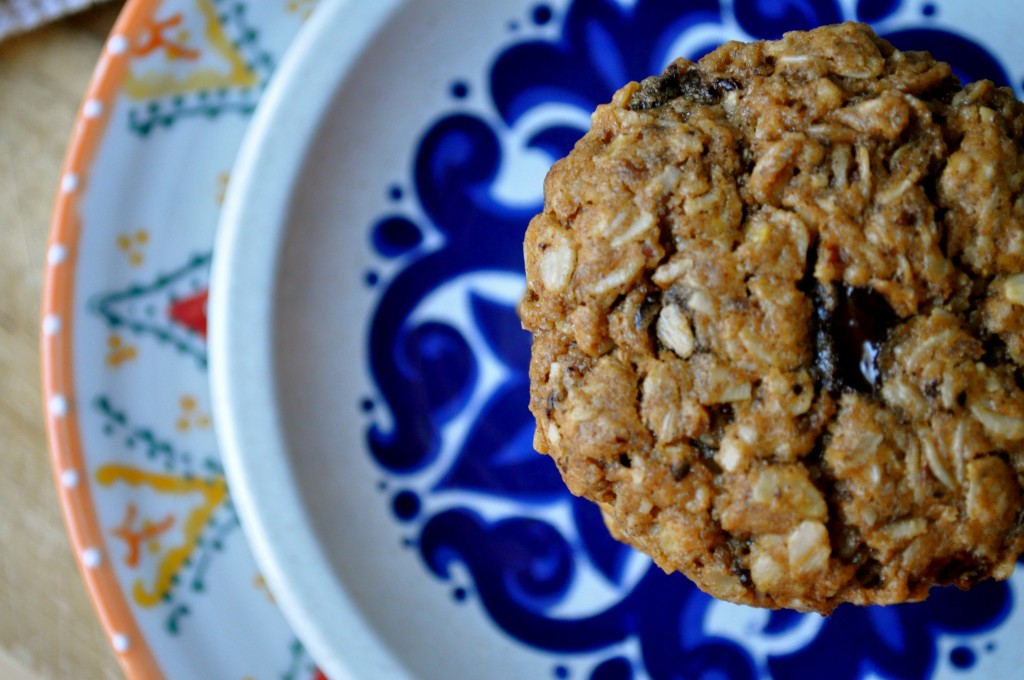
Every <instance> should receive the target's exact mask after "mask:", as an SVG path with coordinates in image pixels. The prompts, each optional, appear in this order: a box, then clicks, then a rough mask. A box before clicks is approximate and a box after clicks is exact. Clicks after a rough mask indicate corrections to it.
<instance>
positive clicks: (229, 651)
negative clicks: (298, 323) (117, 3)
mask: <svg viewBox="0 0 1024 680" xmlns="http://www.w3.org/2000/svg"><path fill="white" fill-rule="evenodd" d="M312 5H313V3H312V0H163V1H155V0H131V1H130V2H129V3H128V5H127V6H126V8H125V10H124V12H123V14H122V16H121V17H120V19H119V21H118V23H117V25H116V27H115V29H114V31H113V34H112V36H111V37H110V39H109V41H108V42H107V44H106V47H105V49H104V51H103V55H102V57H101V59H100V62H99V66H98V68H97V70H96V74H95V76H94V78H93V82H92V84H91V85H90V86H89V90H88V92H87V94H86V98H85V100H84V103H83V105H82V108H81V111H80V114H79V117H78V121H77V123H76V126H75V130H74V134H73V137H72V140H71V145H70V148H69V151H68V155H67V159H66V161H65V166H64V174H63V176H62V179H61V183H60V188H59V192H58V197H57V203H56V212H55V215H54V221H53V229H52V234H51V237H50V239H51V240H50V245H49V250H48V253H47V269H46V284H45V297H44V300H43V320H42V330H43V336H42V356H43V380H44V388H45V394H46V407H47V409H48V415H47V418H48V432H49V437H50V444H51V449H52V455H53V466H54V473H55V476H56V479H57V484H58V489H59V493H60V498H61V501H62V503H63V507H64V513H65V517H66V520H67V525H68V529H69V532H70V534H71V539H72V543H73V545H74V548H75V551H76V553H77V556H78V561H79V565H80V567H81V570H82V573H83V576H84V578H85V582H86V584H87V585H88V588H89V590H90V593H91V595H92V597H93V600H94V602H95V604H96V607H97V610H98V612H99V615H100V618H101V620H102V623H103V626H104V628H105V630H106V631H107V634H108V635H109V637H110V641H111V644H112V645H113V647H114V649H115V650H116V652H117V654H118V655H119V658H120V661H121V662H122V665H123V667H124V669H125V671H126V672H127V674H128V675H129V676H131V677H133V678H158V677H168V678H182V679H192V678H226V679H232V678H233V679H235V680H242V678H271V677H272V678H292V679H299V678H310V677H313V676H314V675H315V673H316V671H315V670H314V669H313V666H312V662H311V661H310V660H309V657H308V656H307V655H306V654H305V652H304V651H303V648H302V646H301V645H300V644H299V643H298V642H297V640H296V637H295V636H294V635H293V634H292V632H291V630H290V628H289V627H288V625H287V624H286V622H285V620H284V618H283V617H282V616H281V614H280V613H279V612H278V610H277V608H276V606H275V605H274V604H273V603H272V600H271V597H270V593H269V591H268V589H267V587H266V585H265V583H264V581H263V579H262V577H261V575H260V572H259V570H258V569H257V566H256V564H255V562H254V561H253V559H252V558H251V556H250V552H249V549H248V547H247V544H246V541H245V537H244V535H243V534H242V532H241V530H240V528H239V523H238V518H237V515H236V513H235V509H234V506H233V505H232V503H231V500H230V497H229V495H228V492H227V485H226V483H225V479H224V474H223V470H222V468H221V463H220V457H219V454H218V450H217V443H216V441H215V437H214V433H213V429H212V421H211V415H210V412H211V404H210V399H209V396H208V389H207V348H206V295H207V286H208V280H209V269H210V259H211V249H212V247H213V237H214V233H215V230H216V225H217V219H218V215H219V213H220V207H221V201H222V197H223V194H224V191H225V187H226V185H227V182H228V174H229V171H230V169H231V164H232V162H233V161H234V157H235V154H236V152H237V149H238V146H239V144H240V142H241V139H242V136H243V133H244V132H245V129H246V127H247V126H248V124H249V120H250V118H251V114H252V112H253V110H254V108H255V106H256V103H257V101H258V99H259V98H260V96H261V94H262V93H263V91H264V89H265V88H266V86H267V84H268V82H269V79H270V76H271V74H272V73H273V72H274V70H275V68H276V66H277V65H278V63H279V61H280V60H281V57H282V55H283V54H284V51H285V48H286V47H287V46H288V45H289V43H290V42H291V40H292V38H293V36H294V35H295V33H296V32H297V31H298V30H299V28H300V27H301V26H302V24H303V21H304V19H305V18H306V17H307V15H309V13H310V12H311V11H312Z"/></svg>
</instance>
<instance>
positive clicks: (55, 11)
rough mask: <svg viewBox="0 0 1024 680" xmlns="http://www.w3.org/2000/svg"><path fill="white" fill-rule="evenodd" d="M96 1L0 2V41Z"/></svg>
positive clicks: (42, 0)
mask: <svg viewBox="0 0 1024 680" xmlns="http://www.w3.org/2000/svg"><path fill="white" fill-rule="evenodd" d="M97 1H98V0H0V40H3V39H4V38H6V37H7V36H9V35H14V34H15V33H21V32H23V31H27V30H29V29H30V28H35V27H36V26H39V25H41V24H45V23H46V22H48V21H52V20H54V19H56V18H57V17H61V16H64V15H65V14H69V13H71V12H74V11H75V10H79V9H83V8H85V7H88V6H89V5H91V4H93V3H95V2H97Z"/></svg>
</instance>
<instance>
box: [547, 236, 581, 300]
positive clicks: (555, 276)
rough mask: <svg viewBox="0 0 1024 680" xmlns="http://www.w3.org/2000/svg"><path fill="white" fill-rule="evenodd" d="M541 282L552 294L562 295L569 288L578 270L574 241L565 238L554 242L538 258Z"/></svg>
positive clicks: (559, 237) (560, 237)
mask: <svg viewBox="0 0 1024 680" xmlns="http://www.w3.org/2000/svg"><path fill="white" fill-rule="evenodd" d="M538 259H539V263H538V266H539V268H540V280H541V283H542V284H544V287H545V288H546V289H547V290H549V291H550V292H552V293H561V292H563V291H564V290H565V289H566V288H567V287H568V286H569V279H570V278H571V277H572V272H573V270H574V269H575V268H576V251H575V250H574V249H573V247H572V241H570V240H569V239H568V238H566V237H565V236H558V237H556V238H555V239H553V240H552V243H551V244H549V245H548V247H547V248H546V249H545V250H542V251H541V253H540V255H539V256H538Z"/></svg>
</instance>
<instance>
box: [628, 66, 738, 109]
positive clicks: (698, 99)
mask: <svg viewBox="0 0 1024 680" xmlns="http://www.w3.org/2000/svg"><path fill="white" fill-rule="evenodd" d="M679 98H683V99H685V100H687V101H689V102H692V103H694V104H701V105H704V106H709V105H711V104H717V103H718V101H719V99H720V98H721V95H720V93H719V89H718V87H717V86H716V85H715V84H714V83H709V82H708V81H706V80H705V79H704V76H703V75H702V74H701V72H700V69H698V68H697V65H696V64H692V65H690V66H688V67H686V68H682V67H680V66H679V65H678V64H669V65H668V67H667V68H666V69H665V71H664V73H662V74H661V75H659V76H651V77H649V78H644V79H643V80H642V81H641V82H640V89H639V90H637V91H636V92H634V93H633V96H632V97H630V99H629V108H630V110H632V111H645V110H647V109H655V108H658V107H659V106H664V105H665V104H667V103H669V102H670V101H672V100H673V99H679Z"/></svg>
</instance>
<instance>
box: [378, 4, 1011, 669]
mask: <svg viewBox="0 0 1024 680" xmlns="http://www.w3.org/2000/svg"><path fill="white" fill-rule="evenodd" d="M904 5H905V2H901V0H859V1H858V2H856V3H855V5H854V13H853V14H852V15H850V13H849V11H848V9H847V8H848V7H850V4H847V3H840V2H838V1H832V2H829V1H818V0H778V1H776V2H769V1H766V0H733V2H731V3H726V2H720V1H719V0H687V1H685V2H664V1H657V0H636V2H633V3H626V2H621V3H620V2H616V1H615V0H576V1H575V2H572V3H571V4H570V6H569V7H568V8H567V9H565V10H564V11H560V10H555V9H553V8H552V7H549V6H547V5H537V6H535V7H534V8H533V11H532V13H531V14H530V15H529V17H528V21H527V22H525V23H531V22H532V23H533V24H534V25H537V26H539V25H546V24H549V23H552V22H554V23H556V24H558V25H559V26H560V30H559V31H558V34H557V37H555V38H553V39H552V38H547V37H545V38H541V37H530V36H529V35H525V34H528V33H529V31H528V30H525V29H523V30H521V33H523V34H524V38H523V39H522V40H521V41H519V42H516V43H514V44H512V45H511V46H509V47H507V48H506V49H504V50H503V51H501V52H500V53H499V54H497V55H496V57H495V59H494V61H493V63H492V65H491V68H490V77H489V80H488V82H486V83H485V84H484V87H485V88H486V91H487V92H486V93H487V95H489V104H490V105H491V106H492V107H493V111H494V113H495V114H496V115H495V116H493V117H488V118H487V119H485V118H483V117H481V116H479V115H475V114H469V113H465V112H464V111H462V110H460V109H459V107H458V106H455V107H454V109H453V111H451V112H448V113H446V114H444V115H442V116H441V117H439V118H438V119H437V120H436V121H435V122H434V123H433V124H432V125H430V126H429V129H427V130H426V131H425V132H424V134H423V135H422V137H421V139H420V141H419V143H418V145H417V147H416V148H415V150H414V152H413V153H414V157H413V158H414V160H413V175H412V189H411V192H410V194H411V195H410V196H409V198H411V199H412V201H413V202H414V203H415V205H416V208H417V210H415V211H403V210H396V211H395V212H393V213H392V214H386V215H383V216H381V218H380V219H379V220H378V221H377V222H376V223H375V224H374V225H372V226H371V228H370V231H369V240H370V243H371V245H372V247H373V249H374V252H375V253H376V254H377V255H378V256H379V258H380V261H381V262H382V263H387V264H388V267H389V268H390V269H391V270H392V271H395V272H397V273H394V274H393V275H390V276H389V278H388V279H387V280H386V281H385V280H384V278H383V277H382V276H380V275H378V274H377V273H376V272H369V273H368V274H367V277H366V282H367V285H369V286H371V287H376V288H378V291H377V295H378V297H377V303H376V309H375V312H374V315H373V318H372V322H371V328H370V334H369V338H368V347H369V352H370V370H371V373H372V375H373V378H374V380H375V383H376V387H377V389H378V397H377V398H376V400H375V401H367V402H366V403H364V405H363V406H364V409H365V410H366V411H368V412H369V413H371V414H376V413H377V410H376V408H377V406H378V404H379V405H380V406H381V407H382V409H381V410H386V411H387V413H388V414H389V417H387V418H376V417H373V416H372V415H371V417H370V418H369V420H370V424H369V425H368V427H367V430H366V440H367V446H368V450H369V452H370V454H371V455H372V456H373V458H374V460H375V461H376V462H377V464H378V465H379V466H380V469H381V471H382V474H384V476H385V481H384V482H382V485H381V488H382V489H385V490H392V489H400V491H398V492H396V493H395V495H394V496H393V497H392V499H393V509H394V512H395V516H396V519H397V520H399V521H401V522H404V523H406V524H407V525H408V527H410V529H411V530H412V531H413V532H415V534H414V538H412V539H410V540H409V542H408V543H409V545H410V546H412V547H414V548H415V549H417V550H418V551H419V552H420V554H421V556H422V559H423V562H424V564H425V566H426V568H427V569H428V570H429V572H430V573H431V574H433V575H434V576H436V577H437V578H438V579H439V580H441V581H451V580H453V578H454V577H453V573H454V567H455V566H456V565H459V567H460V569H464V570H466V571H468V573H469V575H470V577H471V579H472V584H471V585H470V586H469V587H468V588H465V587H458V588H455V589H454V590H453V594H454V596H455V600H456V601H457V602H462V601H466V600H468V599H470V598H476V599H477V600H478V601H479V603H480V605H481V606H482V607H483V609H484V610H485V611H486V612H487V614H488V615H489V616H490V618H491V619H492V620H493V622H494V624H495V625H496V626H497V627H498V628H499V629H501V630H503V631H504V632H505V633H507V634H508V635H510V636H512V637H513V638H515V639H516V640H519V641H520V642H522V643H523V644H525V645H529V646H530V647H532V648H535V649H538V650H547V651H549V652H551V653H552V655H553V656H552V659H553V662H552V663H553V666H552V672H553V675H554V676H556V677H566V676H568V675H569V670H568V668H567V667H566V666H564V665H561V664H563V663H570V661H571V660H572V659H573V655H574V654H576V653H581V652H590V653H594V652H603V656H601V654H598V656H600V657H601V660H599V661H598V662H596V663H593V662H590V666H588V667H587V668H586V669H584V672H585V673H586V674H587V675H588V676H589V677H590V678H592V679H593V680H612V679H627V678H634V677H651V678H696V677H706V678H712V677H714V678H735V679H740V678H758V677H773V678H780V679H781V678H794V679H795V678H802V677H807V669H808V668H821V667H827V668H829V669H831V670H830V674H831V675H833V676H834V677H835V679H836V680H855V679H858V678H864V677H867V676H868V674H870V673H874V674H877V675H880V676H882V677H888V678H910V679H915V680H916V679H922V680H923V679H924V678H928V677H931V676H932V674H933V672H934V671H935V669H936V668H937V667H938V664H939V663H940V661H942V660H943V659H942V658H941V655H940V639H941V638H942V636H944V635H951V636H960V637H959V638H958V639H962V638H964V637H966V638H968V639H972V640H973V639H979V640H980V639H981V638H980V637H979V636H982V635H984V634H985V633H987V632H990V631H992V630H994V629H996V628H997V627H998V626H999V625H1000V624H1001V623H1003V622H1004V621H1005V619H1006V617H1007V614H1008V612H1009V610H1010V608H1011V599H1012V590H1011V588H1010V587H1009V586H1008V585H1007V584H1004V583H986V584H983V585H981V586H979V587H978V588H976V589H974V590H973V591H971V592H970V593H961V592H959V591H953V590H940V591H937V592H936V593H935V594H934V595H933V596H932V598H931V599H929V600H928V601H927V602H925V603H922V604H915V605H904V606H899V607H890V608H854V607H848V606H847V607H841V608H840V609H839V610H838V611H837V612H836V613H835V614H834V615H833V616H832V617H830V618H828V619H822V618H820V617H817V616H811V615H798V614H794V613H792V612H771V613H769V612H760V611H757V612H753V611H745V612H743V611H740V610H741V609H742V608H735V607H734V606H733V605H726V604H723V603H720V602H716V601H715V600H713V599H711V598H709V597H707V596H706V595H704V594H703V593H701V592H699V591H698V590H697V589H696V588H695V587H694V586H693V585H692V584H691V583H690V582H689V581H688V580H687V579H685V578H683V577H682V576H679V575H674V576H666V575H664V574H663V573H661V572H660V571H659V570H657V569H656V568H653V567H652V566H651V565H650V563H649V562H648V561H647V560H646V558H643V557H640V556H638V555H637V554H635V553H634V552H632V551H631V550H630V549H628V548H626V547H625V546H623V545H621V544H619V543H617V542H616V541H614V540H612V539H611V538H610V537H609V535H608V532H607V530H606V529H605V528H604V525H603V523H602V520H601V517H600V514H599V512H598V511H597V509H596V508H595V506H593V505H592V504H590V503H589V502H585V501H580V500H578V499H575V498H573V497H572V496H571V495H570V494H569V493H568V492H567V491H566V490H565V488H564V486H563V485H562V483H561V480H560V479H559V476H558V473H557V471H556V470H555V467H554V465H553V464H552V463H551V461H550V460H548V459H547V458H545V457H543V456H540V455H538V454H536V453H535V452H534V450H533V446H532V435H533V428H534V423H533V420H532V416H531V415H530V413H529V412H528V410H527V408H526V405H527V403H528V394H529V385H528V379H527V375H526V369H527V366H528V363H529V352H530V338H529V336H528V334H527V333H525V332H524V331H523V330H522V329H521V327H520V325H519V320H518V318H517V315H516V307H515V305H516V301H517V299H518V295H519V293H520V291H521V290H522V285H523V274H522V248H521V243H522V237H523V232H524V230H525V228H526V225H527V223H528V221H529V219H530V217H531V216H532V215H533V214H535V213H536V212H538V211H539V210H540V208H541V196H540V181H541V179H542V177H543V175H542V174H540V176H536V175H537V172H533V174H532V175H530V176H528V177H526V176H524V177H519V178H518V186H519V187H520V192H519V194H517V195H516V196H514V197H510V195H509V192H508V191H507V187H506V188H503V186H504V185H505V184H508V183H509V181H508V175H509V173H510V172H511V173H512V174H515V172H516V170H515V169H516V168H518V167H534V168H536V167H544V166H546V165H547V164H550V163H551V162H552V161H554V160H555V159H557V158H559V157H561V156H563V155H565V154H566V153H568V151H569V150H570V149H571V148H572V145H573V144H574V143H575V141H576V140H577V139H578V138H579V137H580V136H581V135H582V134H583V133H584V132H585V131H586V125H587V121H588V115H589V112H590V111H591V110H593V108H594V107H595V106H597V105H598V104H599V103H601V102H604V101H607V100H608V99H609V98H610V96H611V94H612V93H613V92H614V91H615V89H617V88H618V87H620V86H621V85H622V84H623V83H625V82H627V81H629V80H638V79H641V78H643V77H645V76H647V75H650V74H652V73H657V72H660V71H661V69H662V68H663V67H664V65H665V64H666V63H668V62H669V61H670V60H671V59H672V58H673V57H674V56H677V55H678V54H679V53H680V50H682V54H683V56H687V57H690V58H697V57H699V56H700V55H701V54H702V53H704V52H706V51H707V50H709V49H711V48H712V47H713V46H714V44H708V43H707V42H706V38H699V37H698V38H693V37H692V35H698V36H700V35H703V36H707V35H718V36H720V37H721V39H722V40H724V39H728V38H734V37H735V38H747V39H750V38H775V37H778V36H779V35H780V34H781V33H782V32H783V31H785V30H790V29H797V28H810V27H813V26H815V25H819V24H822V23H830V22H837V21H842V20H845V19H858V20H863V21H868V22H881V29H882V34H883V35H885V36H886V37H888V38H890V39H891V40H893V42H895V43H896V44H898V45H899V46H901V47H903V48H906V49H928V50H930V51H932V52H933V54H935V55H936V56H937V57H938V58H941V59H946V60H948V61H950V62H952V63H953V64H954V67H955V70H956V72H957V74H958V75H959V76H960V77H961V78H962V79H963V80H973V79H977V78H990V79H992V80H995V81H996V82H997V83H999V84H1006V83H1007V81H1008V78H1007V75H1006V71H1005V69H1004V68H1003V67H1002V65H1001V64H1000V62H999V61H998V60H997V59H996V57H995V56H993V55H992V54H991V53H990V52H989V51H987V50H986V49H985V48H984V47H983V46H981V45H978V44H976V43H974V42H972V41H970V40H969V39H968V38H966V37H963V36H960V35H956V34H953V33H950V32H948V31H944V30H940V29H938V28H936V27H935V26H933V25H930V22H931V18H932V16H933V15H935V14H936V11H937V10H936V7H935V6H934V5H926V6H924V9H923V10H922V11H921V12H920V13H919V14H918V15H917V16H916V18H915V19H914V22H907V21H906V20H905V17H906V12H903V14H901V15H900V16H903V17H904V19H902V20H900V21H898V22H894V21H893V17H895V16H897V14H899V13H900V12H901V11H902V10H905V9H906V8H905V7H904ZM886 22H888V23H886ZM523 23H524V22H521V21H520V20H518V19H513V20H511V21H510V27H511V28H510V30H511V29H515V30H520V29H522V24H523ZM731 26H738V27H739V29H740V30H741V31H742V33H741V34H739V35H735V34H731V33H729V30H730V29H729V28H728V27H731ZM695 28H697V29H702V30H699V31H693V30H692V29H695ZM708 29H713V30H710V31H709V30H708ZM538 34H539V32H538ZM544 35H548V33H544ZM469 87H471V85H467V84H466V83H464V82H457V83H456V84H455V85H454V86H453V87H452V90H451V93H452V96H453V97H454V98H455V99H456V100H458V99H461V98H464V97H465V96H466V93H467V91H468V89H469ZM538 121H539V122H538ZM515 140H519V142H516V141H515ZM517 143H518V144H519V146H517ZM538 155H539V157H540V158H541V159H542V160H543V163H541V164H540V165H539V166H538V165H537V164H536V163H534V165H533V166H530V165H529V164H524V159H526V158H529V157H533V158H534V159H535V160H536V158H537V157H538ZM510 168H511V170H510ZM527 174H529V173H527ZM524 186H525V187H526V188H527V189H526V190H525V192H526V193H523V191H524V190H522V187H524ZM531 191H532V193H530V192H531ZM526 194H529V195H526ZM391 196H392V198H393V199H395V201H396V203H397V202H399V199H401V198H403V197H404V190H403V189H402V188H401V187H400V186H396V187H393V188H391ZM413 215H416V216H415V217H414V216H413ZM428 496H429V497H430V501H431V502H430V503H426V502H424V501H425V499H426V498H427V497H428ZM428 507H429V508H430V510H429V511H428V510H426V508H428ZM584 581H586V582H587V583H588V584H590V585H588V586H586V587H587V588H591V589H594V588H596V589H597V591H599V596H590V597H587V598H583V600H582V603H581V598H580V597H579V594H580V592H582V591H581V588H584V586H581V585H580V584H581V583H582V582H584ZM595 584H596V585H595ZM588 592H589V591H588ZM595 602H597V603H599V604H598V605H594V603H595ZM730 608H732V609H730ZM729 616H733V617H734V618H735V617H739V618H740V619H744V620H745V621H746V622H747V625H746V628H745V629H744V630H745V631H746V632H745V633H744V632H742V631H739V628H737V627H736V626H733V627H732V629H731V630H730V626H729V625H724V626H722V625H717V624H715V622H716V621H721V620H724V619H723V617H725V618H726V619H728V617H729ZM741 627H742V626H741ZM627 642H632V643H634V644H633V646H631V647H628V649H630V650H638V651H629V652H624V651H623V649H627V647H624V643H627ZM979 644H981V643H979ZM980 653H981V650H980V648H972V647H969V646H964V645H961V646H958V647H956V648H955V649H954V650H953V652H952V653H950V654H949V661H950V663H951V664H952V665H953V666H954V667H956V668H967V667H970V666H971V665H972V664H973V663H974V662H975V659H976V657H977V655H978V654H980ZM588 658H591V659H593V658H594V657H593V655H591V656H590V657H588Z"/></svg>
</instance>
